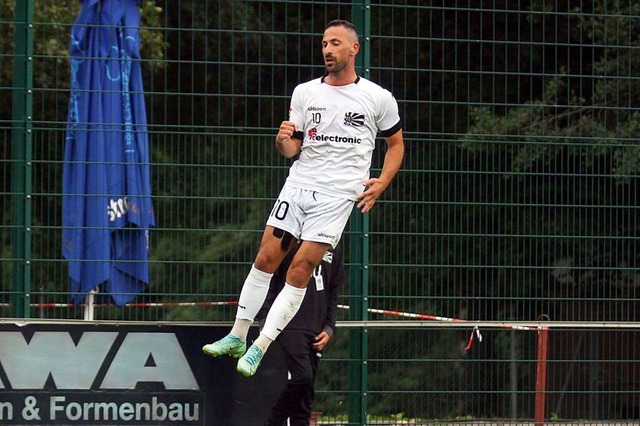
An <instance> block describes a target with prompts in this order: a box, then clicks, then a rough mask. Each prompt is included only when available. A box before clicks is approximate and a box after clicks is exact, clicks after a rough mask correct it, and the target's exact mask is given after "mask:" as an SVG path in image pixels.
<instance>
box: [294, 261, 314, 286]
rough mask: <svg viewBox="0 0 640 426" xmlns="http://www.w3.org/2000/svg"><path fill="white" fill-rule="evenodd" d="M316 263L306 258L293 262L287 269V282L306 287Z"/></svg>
mask: <svg viewBox="0 0 640 426" xmlns="http://www.w3.org/2000/svg"><path fill="white" fill-rule="evenodd" d="M314 268H315V265H314V264H313V263H311V262H309V261H307V260H306V259H302V260H300V261H298V262H296V263H295V264H294V263H292V264H291V266H290V267H289V271H287V282H288V283H289V284H291V285H294V286H296V287H306V285H307V283H308V282H309V278H311V275H312V274H313V270H314Z"/></svg>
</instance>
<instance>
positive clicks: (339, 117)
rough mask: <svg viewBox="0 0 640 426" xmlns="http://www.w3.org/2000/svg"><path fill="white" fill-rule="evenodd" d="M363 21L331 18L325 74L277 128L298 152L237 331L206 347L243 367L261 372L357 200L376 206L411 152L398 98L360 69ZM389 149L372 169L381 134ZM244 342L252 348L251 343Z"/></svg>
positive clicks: (305, 89)
mask: <svg viewBox="0 0 640 426" xmlns="http://www.w3.org/2000/svg"><path fill="white" fill-rule="evenodd" d="M359 50H360V43H359V42H358V32H357V29H356V27H355V26H354V25H353V24H352V23H350V22H348V21H344V20H334V21H331V22H329V23H328V24H327V27H326V28H325V31H324V34H323V37H322V54H323V56H324V63H325V68H326V72H327V73H326V75H325V76H324V77H322V78H317V79H315V80H311V81H308V82H306V83H302V84H299V85H298V86H297V87H296V88H295V90H294V91H293V95H292V98H291V106H290V109H289V120H288V121H283V122H282V124H281V125H280V129H279V131H278V134H277V135H276V148H277V149H278V151H279V152H280V153H281V154H282V155H284V156H285V157H287V158H293V157H295V156H296V155H297V156H298V158H297V159H296V160H295V161H294V163H293V164H292V166H291V168H290V170H289V176H288V178H287V180H286V182H285V184H284V186H283V188H282V190H281V192H280V195H279V196H278V199H277V201H276V202H275V205H274V207H273V210H272V211H271V214H270V215H269V218H268V219H267V224H266V227H265V230H264V233H263V236H262V242H261V244H260V249H259V251H258V254H257V256H256V258H255V260H254V264H253V266H252V268H251V271H250V272H249V275H248V276H247V278H246V280H245V283H244V285H243V287H242V290H241V292H240V297H239V300H238V311H237V314H236V320H235V323H234V325H233V328H232V329H231V332H230V333H229V334H228V335H227V336H225V337H223V338H222V339H221V340H218V341H217V342H214V343H211V344H208V345H205V346H204V347H203V348H202V350H203V352H204V353H206V354H208V355H211V356H214V357H218V356H222V355H230V356H232V357H236V358H240V359H239V360H238V364H237V370H238V371H239V372H240V373H242V374H243V375H245V376H247V377H249V376H252V375H253V374H255V372H256V371H257V369H258V366H259V364H260V361H262V357H263V356H264V353H265V352H266V351H267V349H268V347H269V345H270V344H271V342H273V341H274V340H275V338H276V337H277V336H278V334H279V333H280V332H281V331H282V330H283V329H284V328H285V327H286V326H287V324H288V323H289V321H290V320H291V318H292V317H293V316H294V315H295V314H296V312H297V311H298V309H299V308H300V304H301V303H302V300H303V299H304V295H305V291H306V287H307V283H308V282H309V278H310V277H311V274H312V273H313V271H314V269H315V268H316V267H317V266H318V264H319V263H320V261H321V260H322V256H323V255H324V253H325V252H326V251H327V250H328V249H330V248H331V247H334V248H335V247H336V245H337V244H338V242H339V241H340V238H341V236H342V232H343V230H344V228H345V226H346V224H347V221H348V219H349V216H350V214H351V211H352V209H353V205H354V202H357V207H358V208H359V209H360V210H361V211H362V212H363V213H366V212H369V211H371V209H372V208H373V206H374V205H375V203H376V201H377V200H378V198H379V197H380V196H381V195H382V193H383V191H384V190H385V189H386V188H387V187H388V186H389V184H390V183H391V181H392V180H393V178H394V177H395V175H396V173H397V172H398V169H399V168H400V165H401V163H402V158H403V156H404V142H403V137H402V125H401V123H400V116H399V113H398V104H397V102H396V100H395V98H394V97H393V96H392V94H391V93H390V92H389V91H387V90H385V89H383V88H382V87H380V86H378V85H377V84H375V83H373V82H371V81H369V80H367V79H365V78H362V77H360V76H358V74H357V73H356V68H355V59H356V55H357V54H358V52H359ZM378 132H380V133H381V134H382V136H383V137H384V138H385V140H386V142H387V151H386V154H385V158H384V164H383V167H382V171H381V173H380V176H378V177H377V178H370V177H369V169H370V167H371V157H372V153H373V150H374V148H375V139H376V136H377V134H378ZM296 240H300V241H302V242H301V245H300V248H299V249H298V251H297V253H296V254H295V256H294V257H293V259H292V261H291V265H290V266H289V269H288V271H287V276H286V284H285V286H284V288H283V289H282V291H280V293H279V294H278V296H277V297H276V299H275V300H274V302H273V305H272V306H271V309H270V310H269V313H268V314H267V318H266V320H265V324H264V327H263V329H262V331H261V333H260V335H259V336H258V338H257V339H256V341H255V342H254V344H253V345H252V346H251V347H250V348H249V350H246V339H247V334H248V331H249V327H250V326H251V324H252V322H253V320H254V318H255V316H256V314H257V313H258V311H259V310H260V307H261V306H262V304H263V302H264V300H265V297H266V295H267V291H268V290H269V281H270V280H271V277H272V275H273V272H274V271H275V270H276V269H277V268H278V266H279V265H280V263H281V262H282V260H283V259H284V257H285V256H286V255H287V253H288V252H289V250H290V249H291V247H292V246H293V243H295V242H296ZM245 350H246V353H245Z"/></svg>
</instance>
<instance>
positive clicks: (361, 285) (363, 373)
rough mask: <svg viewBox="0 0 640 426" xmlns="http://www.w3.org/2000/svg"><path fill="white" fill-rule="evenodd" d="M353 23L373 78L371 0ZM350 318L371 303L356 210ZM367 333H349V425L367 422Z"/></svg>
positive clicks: (359, 7)
mask: <svg viewBox="0 0 640 426" xmlns="http://www.w3.org/2000/svg"><path fill="white" fill-rule="evenodd" d="M352 4H353V7H352V16H353V17H352V21H353V24H354V25H355V26H356V27H357V28H358V31H359V32H360V53H359V54H358V56H357V57H356V61H357V62H356V68H357V72H358V75H361V76H363V77H367V78H368V77H369V64H370V55H369V51H370V49H369V36H370V34H371V16H370V13H371V6H370V0H353V2H352ZM350 229H351V232H350V236H351V238H350V244H349V249H350V253H351V255H350V259H349V260H350V264H351V268H350V274H349V288H350V297H349V305H350V306H351V308H350V309H349V319H350V320H352V321H366V320H367V318H368V311H367V309H368V308H369V302H368V296H369V271H368V264H369V236H368V234H369V215H367V214H364V215H363V214H362V213H360V211H358V210H357V209H354V211H353V214H352V215H351V224H350ZM367 342H368V341H367V330H366V329H351V330H350V331H349V359H350V360H351V362H350V363H349V424H359V425H364V424H366V423H367V421H366V420H367V393H368V392H367V390H368V389H367V388H368V380H367V359H368V357H369V354H368V345H367Z"/></svg>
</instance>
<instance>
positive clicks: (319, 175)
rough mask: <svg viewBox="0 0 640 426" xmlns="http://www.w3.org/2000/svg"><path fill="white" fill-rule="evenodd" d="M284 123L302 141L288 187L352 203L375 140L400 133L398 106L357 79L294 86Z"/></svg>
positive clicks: (365, 176)
mask: <svg viewBox="0 0 640 426" xmlns="http://www.w3.org/2000/svg"><path fill="white" fill-rule="evenodd" d="M289 120H290V121H292V122H293V123H295V125H296V130H297V132H296V133H295V134H294V137H295V138H296V139H301V140H302V147H301V149H300V155H299V157H298V159H297V160H296V161H295V162H294V163H293V165H292V166H291V169H290V171H289V177H288V178H287V184H288V185H291V186H294V187H297V188H303V189H310V190H313V191H317V192H320V193H324V194H328V195H332V196H335V197H340V198H348V199H350V200H356V199H357V196H358V195H359V194H360V193H362V191H363V190H364V185H363V183H364V182H365V181H367V180H368V179H369V169H370V167H371V157H372V155H373V150H374V148H375V140H376V135H377V134H378V132H379V131H380V132H381V133H382V135H383V136H391V135H393V134H395V133H396V132H397V131H398V130H400V128H401V125H400V116H399V114H398V103H397V102H396V100H395V98H394V97H393V96H392V95H391V93H390V92H389V91H388V90H385V89H383V88H382V87H380V86H378V85H377V84H375V83H373V82H371V81H369V80H367V79H365V78H362V77H358V79H357V80H356V81H355V82H354V83H352V84H348V85H346V86H331V85H329V84H327V83H324V78H318V79H315V80H311V81H309V82H306V83H302V84H300V85H298V86H297V87H296V88H295V90H294V91H293V95H292V97H291V107H290V109H289Z"/></svg>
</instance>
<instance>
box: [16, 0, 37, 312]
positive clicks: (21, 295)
mask: <svg viewBox="0 0 640 426" xmlns="http://www.w3.org/2000/svg"><path fill="white" fill-rule="evenodd" d="M33 3H34V1H33V0H19V1H18V0H16V2H15V15H14V23H15V34H14V46H15V47H14V60H13V97H12V109H13V117H12V154H11V157H12V161H13V172H12V177H11V194H12V220H11V223H12V225H13V233H12V244H11V246H12V256H13V275H12V295H11V315H12V316H13V317H15V318H28V317H29V316H30V309H29V302H30V294H29V293H30V288H31V269H30V268H31V235H30V233H31V201H32V200H31V173H32V172H31V168H32V125H33V115H32V114H33V11H34V4H33Z"/></svg>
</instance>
